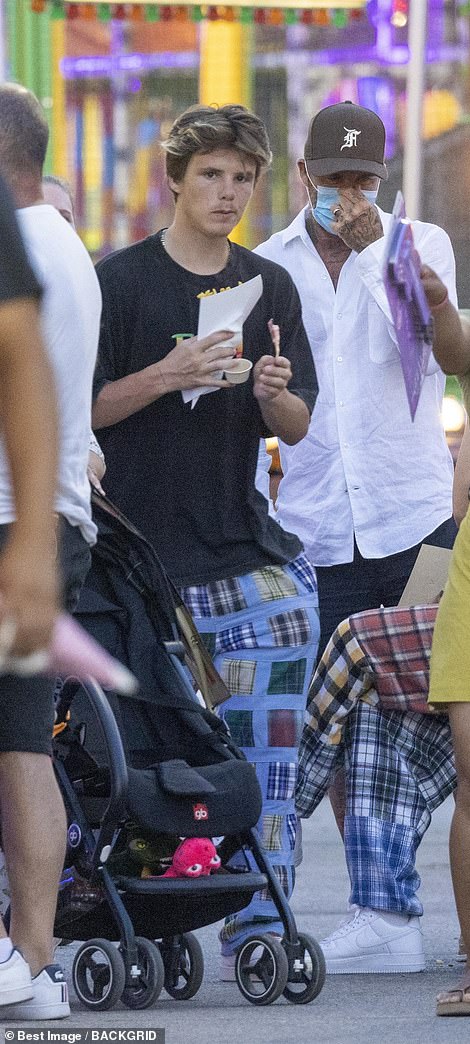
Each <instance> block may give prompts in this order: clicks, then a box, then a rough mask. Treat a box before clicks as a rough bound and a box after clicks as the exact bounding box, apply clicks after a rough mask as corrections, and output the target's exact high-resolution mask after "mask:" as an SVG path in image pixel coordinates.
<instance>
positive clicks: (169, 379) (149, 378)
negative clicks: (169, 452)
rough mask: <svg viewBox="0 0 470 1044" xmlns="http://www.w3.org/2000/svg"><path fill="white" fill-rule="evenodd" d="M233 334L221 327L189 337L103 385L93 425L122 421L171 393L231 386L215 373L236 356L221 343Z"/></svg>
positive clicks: (96, 402)
mask: <svg viewBox="0 0 470 1044" xmlns="http://www.w3.org/2000/svg"><path fill="white" fill-rule="evenodd" d="M231 336H232V334H231V333H230V332H228V331H227V330H219V331H218V332H217V333H213V334H210V336H209V337H203V338H201V340H200V341H198V339H197V337H191V338H187V339H186V340H184V341H181V342H180V343H179V344H177V345H176V346H175V347H174V348H173V349H172V350H171V352H168V355H166V356H165V358H164V359H161V360H160V361H159V362H156V363H153V364H152V365H151V366H146V367H145V369H143V370H139V371H138V372H137V373H132V374H129V376H127V377H121V378H119V379H118V380H115V381H108V382H107V383H106V384H103V386H102V388H101V390H100V391H99V392H98V395H97V397H96V399H95V402H94V406H93V412H92V423H93V427H94V428H95V429H99V428H107V427H110V426H111V425H112V424H118V423H119V421H122V420H125V419H126V417H130V416H131V415H132V414H133V413H137V412H138V411H139V410H143V409H144V407H145V406H149V405H150V403H152V402H156V400H157V399H160V398H161V396H162V395H166V394H167V393H168V392H173V391H183V390H185V389H189V388H204V387H210V388H227V387H230V385H228V383H227V381H222V380H219V379H216V378H214V374H215V373H217V371H219V372H220V370H223V368H224V364H225V362H226V360H227V359H231V358H233V349H232V348H224V347H223V344H221V343H220V342H223V341H224V340H228V339H229V338H230V337H231ZM216 346H217V347H216ZM210 349H213V350H212V351H211V350H210Z"/></svg>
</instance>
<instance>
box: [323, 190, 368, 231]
mask: <svg viewBox="0 0 470 1044" xmlns="http://www.w3.org/2000/svg"><path fill="white" fill-rule="evenodd" d="M315 187H316V190H317V202H316V206H315V207H312V214H313V216H314V218H315V221H318V224H319V225H321V226H322V228H324V229H325V230H326V231H327V232H332V233H333V235H336V233H335V230H334V228H333V225H334V223H335V217H334V214H333V211H332V209H331V208H332V207H335V206H337V205H340V204H341V200H340V195H339V191H338V189H335V188H328V187H327V185H318V186H315ZM378 191H379V190H378V189H361V192H362V195H363V196H365V198H366V199H367V200H368V201H369V203H375V201H376V199H377V195H378Z"/></svg>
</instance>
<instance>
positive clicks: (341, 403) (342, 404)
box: [340, 399, 346, 445]
mask: <svg viewBox="0 0 470 1044" xmlns="http://www.w3.org/2000/svg"><path fill="white" fill-rule="evenodd" d="M340 406H344V402H343V400H342V399H341V400H340ZM345 445H346V443H345Z"/></svg>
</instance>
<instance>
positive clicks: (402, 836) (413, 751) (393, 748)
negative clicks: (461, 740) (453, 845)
mask: <svg viewBox="0 0 470 1044" xmlns="http://www.w3.org/2000/svg"><path fill="white" fill-rule="evenodd" d="M436 611H437V607H436V606H424V607H414V608H412V609H398V608H391V609H380V610H370V611H369V612H365V613H357V614H355V615H354V616H351V617H350V618H349V619H348V620H345V621H343V623H341V624H340V625H339V627H337V629H336V631H335V632H334V633H333V635H332V637H331V639H330V642H329V644H328V646H327V648H326V650H325V652H324V654H323V657H322V659H321V661H320V663H319V665H318V669H317V671H316V673H315V675H314V678H313V680H312V685H311V687H310V692H309V697H308V704H307V713H306V724H305V727H304V730H303V734H302V739H301V743H300V751H299V775H298V785H297V793H296V807H297V812H298V814H299V815H300V816H302V817H308V816H310V815H311V814H312V812H313V811H314V809H315V808H316V806H317V805H318V804H319V802H320V801H321V799H322V797H323V795H324V794H325V793H326V791H327V789H328V787H329V786H330V784H331V783H332V782H333V780H334V778H335V776H336V773H337V771H338V769H339V768H341V767H342V766H344V768H345V775H346V817H345V835H344V844H345V852H346V861H347V865H348V871H349V876H350V880H351V897H350V899H351V902H353V903H357V904H358V905H359V906H369V907H371V908H372V909H376V910H388V911H394V912H406V913H409V914H420V913H422V906H421V903H420V901H419V899H418V897H417V895H416V892H417V889H418V888H419V884H420V880H419V877H418V874H417V873H416V870H415V855H416V849H417V847H418V845H419V843H420V841H421V839H422V837H423V835H424V833H425V831H426V830H427V827H428V826H429V823H430V821H431V815H432V812H433V811H434V809H435V808H437V806H438V805H439V804H441V802H442V801H443V800H444V799H445V798H446V797H447V796H448V794H449V793H451V791H452V790H453V789H454V787H455V783H456V779H455V767H454V758H453V750H452V742H451V735H450V728H449V724H448V720H447V717H446V715H443V714H435V713H430V710H431V709H430V708H429V707H428V705H427V703H426V698H427V689H428V684H429V657H430V650H431V641H432V632H433V626H434V620H435V616H436Z"/></svg>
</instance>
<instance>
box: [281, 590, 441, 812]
mask: <svg viewBox="0 0 470 1044" xmlns="http://www.w3.org/2000/svg"><path fill="white" fill-rule="evenodd" d="M436 612H437V606H417V607H413V608H411V609H400V608H388V609H378V610H375V609H373V610H370V611H368V612H364V613H356V614H354V616H351V617H349V619H347V620H344V621H343V622H342V623H341V624H339V626H338V627H337V628H336V630H335V631H334V633H333V635H332V637H331V639H330V641H329V643H328V645H327V648H326V649H325V652H324V654H323V656H322V658H321V660H320V663H319V665H318V668H317V670H316V672H315V674H314V677H313V680H312V684H311V686H310V690H309V696H308V702H307V710H306V718H305V726H304V730H303V734H302V739H301V742H300V751H299V777H298V784H297V794H296V804H297V810H298V812H299V814H300V815H301V816H309V815H311V813H312V812H313V810H314V808H316V806H317V805H318V803H319V801H320V800H321V798H322V797H323V794H324V793H325V791H326V790H327V789H328V786H329V785H330V783H331V782H332V780H333V778H334V776H335V774H336V771H337V770H338V768H339V767H340V765H341V764H342V763H343V760H344V749H343V730H344V727H345V725H346V723H347V721H348V719H349V716H350V715H351V713H352V711H354V710H355V708H356V707H357V706H358V701H363V702H365V703H368V704H369V705H370V706H373V707H376V708H378V709H380V710H381V711H395V712H396V711H398V712H401V713H400V714H397V715H396V719H397V721H398V722H400V721H401V722H402V724H403V721H404V718H405V714H406V719H408V713H407V712H412V717H413V718H416V717H417V712H419V715H421V714H423V713H425V714H426V720H427V719H428V716H430V715H433V714H434V711H433V709H432V708H431V707H430V706H429V705H428V704H427V692H428V684H429V659H430V652H431V642H432V633H433V627H434V621H435V618H436ZM441 717H442V716H441V715H439V718H440V719H441ZM377 742H378V741H377ZM452 771H453V764H452ZM366 814H367V813H366Z"/></svg>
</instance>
